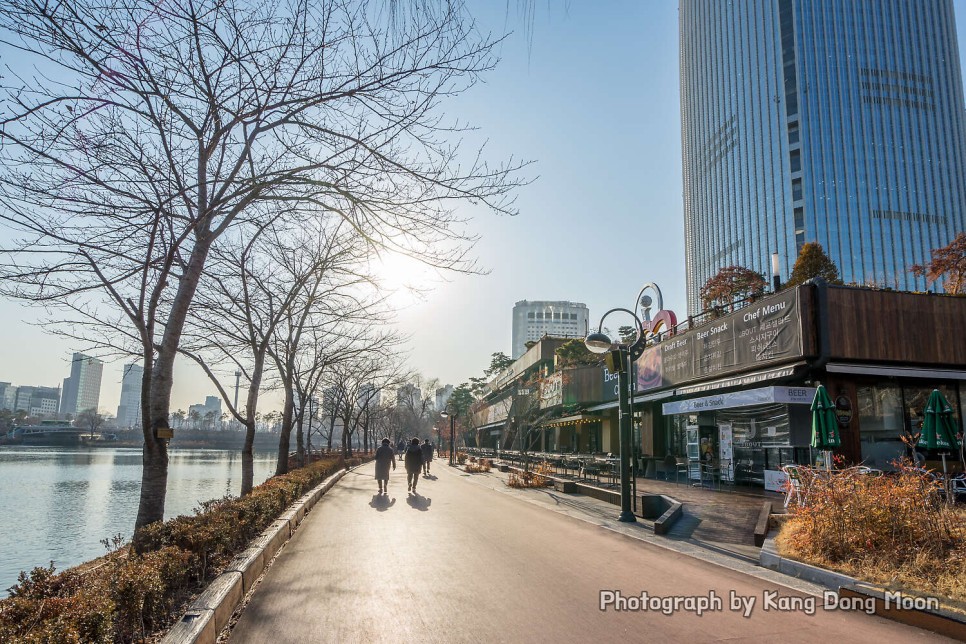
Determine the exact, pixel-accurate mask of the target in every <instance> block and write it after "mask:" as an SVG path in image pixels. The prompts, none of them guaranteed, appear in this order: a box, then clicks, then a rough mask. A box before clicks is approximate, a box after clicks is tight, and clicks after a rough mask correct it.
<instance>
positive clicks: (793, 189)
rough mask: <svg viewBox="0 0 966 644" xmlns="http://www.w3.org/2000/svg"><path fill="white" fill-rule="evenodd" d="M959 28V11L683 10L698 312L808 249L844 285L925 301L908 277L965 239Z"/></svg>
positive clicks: (841, 7)
mask: <svg viewBox="0 0 966 644" xmlns="http://www.w3.org/2000/svg"><path fill="white" fill-rule="evenodd" d="M955 28H956V25H955V21H954V18H953V9H952V3H951V0H921V1H916V2H893V1H885V0H881V1H879V0H868V1H863V2H854V1H852V0H808V1H806V0H777V1H776V0H742V1H741V2H727V3H726V2H719V1H718V0H681V5H680V39H681V51H680V55H681V121H682V122H681V130H682V148H683V170H684V216H685V250H686V254H687V258H686V264H687V266H686V270H687V291H688V311H689V313H695V312H697V311H699V310H700V308H701V307H700V303H699V297H698V292H699V291H700V289H701V287H702V286H703V284H704V283H705V281H706V280H707V279H708V278H709V277H711V276H712V275H714V274H715V273H716V272H717V271H718V270H719V269H720V268H722V267H724V266H729V265H732V264H737V265H741V266H745V267H747V268H751V269H753V270H755V271H758V272H760V273H762V274H763V275H764V276H765V277H766V278H767V277H768V276H769V275H770V273H771V266H770V260H769V258H770V256H771V254H772V253H773V252H778V254H779V259H780V272H781V275H782V277H783V278H787V276H788V274H789V273H790V270H791V267H792V265H793V264H794V262H795V259H796V257H797V254H798V249H800V248H801V246H802V245H803V244H804V243H805V242H810V241H816V242H818V243H820V244H821V245H822V247H823V248H824V249H825V251H826V252H827V253H828V255H829V257H831V258H832V260H833V261H834V262H835V263H836V265H837V266H838V268H839V273H840V275H841V278H842V280H843V281H845V282H846V283H851V282H855V283H860V284H862V283H876V284H879V285H883V286H888V287H892V288H899V289H904V290H912V289H918V290H921V289H925V287H926V284H925V281H924V280H923V278H917V277H915V276H913V275H912V274H911V273H910V272H909V267H910V266H911V265H912V264H916V263H922V262H923V261H928V259H929V256H930V255H929V251H930V250H931V249H933V248H938V247H940V246H943V245H946V244H948V243H949V242H950V241H951V240H952V239H953V238H954V237H955V235H956V233H957V232H959V231H962V230H966V172H964V162H966V161H964V155H966V126H964V112H963V88H962V81H961V76H960V63H959V49H958V45H957V41H956V30H955Z"/></svg>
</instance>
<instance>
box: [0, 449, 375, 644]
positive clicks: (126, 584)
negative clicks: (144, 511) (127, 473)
mask: <svg viewBox="0 0 966 644" xmlns="http://www.w3.org/2000/svg"><path fill="white" fill-rule="evenodd" d="M360 462H361V460H359V459H348V460H343V459H341V458H338V459H330V460H324V461H318V462H316V463H313V464H312V465H309V466H307V467H304V468H301V469H298V470H294V471H292V472H289V473H288V474H285V475H284V476H276V477H273V478H271V479H269V480H268V481H266V482H265V483H263V484H262V485H259V486H257V487H256V488H254V489H253V490H252V493H251V494H249V495H248V496H246V497H243V498H235V497H225V498H222V499H216V500H213V501H206V502H204V503H202V504H201V506H200V507H199V508H197V509H196V510H195V514H194V515H193V516H179V517H175V518H173V519H169V520H168V521H164V522H158V523H154V524H151V525H149V526H147V527H145V528H144V529H143V531H142V532H141V533H140V534H139V535H138V537H139V539H141V540H142V541H141V542H142V543H143V544H144V548H143V554H141V555H138V554H136V553H134V551H133V549H130V548H126V547H121V538H120V537H119V536H118V537H115V538H114V539H113V540H111V541H108V540H105V541H104V543H105V545H106V546H108V549H109V550H111V552H110V553H109V554H108V555H107V556H106V557H103V558H102V559H100V560H97V561H96V562H90V563H88V564H84V565H82V566H79V567H77V568H71V569H68V570H65V571H63V572H60V573H58V572H55V570H54V565H53V563H51V565H50V566H49V567H46V568H43V567H40V568H34V569H33V570H32V571H30V572H29V573H26V572H21V573H20V577H19V581H18V583H17V584H16V585H15V586H14V587H13V588H11V596H10V597H9V598H8V599H2V600H0V642H10V643H18V644H19V643H24V644H26V643H31V644H33V643H41V642H43V643H51V644H54V643H57V644H59V643H61V642H65V643H66V642H85V643H87V642H103V643H105V644H106V643H117V642H137V641H143V640H144V639H146V638H148V637H149V636H151V635H152V634H156V633H158V632H162V631H164V630H166V629H167V628H169V627H170V626H171V625H172V623H173V622H174V621H175V620H176V619H177V617H178V615H180V613H181V612H182V610H183V607H184V606H185V605H187V604H188V603H189V602H190V601H191V599H192V598H193V597H194V596H195V595H197V594H198V593H200V592H201V591H202V590H204V588H205V586H206V585H207V583H208V582H209V581H210V580H211V579H213V578H214V577H215V576H217V575H218V573H219V572H220V571H221V569H222V568H224V566H225V565H226V564H227V563H228V562H229V561H231V559H232V558H233V557H234V556H235V555H236V554H238V553H239V552H241V551H242V550H244V549H245V548H246V547H247V545H248V543H249V542H250V541H251V540H252V539H254V538H255V537H257V536H258V535H259V534H260V533H261V532H262V531H263V530H264V529H265V528H266V527H268V526H269V525H270V524H271V523H272V522H273V521H274V520H275V519H276V518H277V517H278V516H279V515H280V514H282V513H283V512H284V511H285V510H286V509H287V508H288V507H289V506H290V505H291V504H292V503H293V502H295V501H296V500H297V499H298V498H299V497H301V496H302V495H303V494H305V493H306V492H308V491H309V490H311V489H312V488H313V487H315V486H316V485H318V484H319V483H320V482H321V481H322V480H324V479H325V478H326V477H327V476H328V475H329V474H331V473H332V472H334V471H336V470H338V469H341V468H343V467H350V466H352V465H356V464H359V463H360Z"/></svg>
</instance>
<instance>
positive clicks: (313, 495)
mask: <svg viewBox="0 0 966 644" xmlns="http://www.w3.org/2000/svg"><path fill="white" fill-rule="evenodd" d="M348 471H349V470H339V471H338V472H336V473H335V474H333V475H332V476H330V477H328V478H327V479H325V480H324V481H322V482H321V483H319V484H318V485H317V486H315V487H314V488H313V489H312V491H311V492H307V493H306V494H304V495H302V497H301V498H299V500H298V501H296V502H295V503H294V504H293V505H292V507H290V508H289V509H288V510H286V511H285V512H284V513H283V514H282V515H281V516H280V517H278V519H276V520H275V521H274V522H273V523H272V525H270V526H269V527H267V528H266V529H265V530H264V531H263V532H262V534H261V535H259V536H258V537H256V538H255V539H254V540H253V541H252V543H251V545H250V546H249V547H248V548H247V549H245V550H244V551H242V552H241V553H239V554H238V556H236V557H235V558H234V559H233V560H232V561H231V563H229V564H228V567H227V568H226V569H225V572H223V573H221V574H220V575H218V576H217V577H215V579H214V581H212V582H211V584H210V585H209V586H208V588H206V589H205V591H204V592H203V593H201V594H200V595H199V596H198V597H197V598H196V599H195V600H194V601H193V602H191V605H190V606H188V610H187V611H185V614H184V615H182V617H181V619H180V620H178V623H177V624H175V625H174V627H173V628H172V629H171V630H170V631H168V634H167V635H166V636H165V637H164V639H163V640H162V644H195V643H198V644H215V640H217V639H218V635H219V633H221V631H222V630H223V629H224V628H225V627H226V626H227V625H228V620H230V619H231V615H232V613H233V612H234V610H235V607H236V606H238V604H239V602H241V600H242V598H244V597H245V594H246V593H247V592H248V591H249V590H251V588H252V586H253V585H254V584H255V581H256V580H257V579H258V578H259V576H260V575H261V574H262V573H263V572H264V571H265V567H266V566H268V564H269V562H271V561H272V559H273V558H274V557H275V555H276V553H278V550H279V548H281V547H282V546H283V545H284V544H285V542H287V541H288V540H289V539H290V538H291V536H292V533H293V532H294V531H295V529H296V528H297V527H298V526H299V524H300V523H301V522H302V519H304V518H305V513H306V512H308V511H309V510H310V509H311V508H312V506H313V505H315V504H316V503H317V502H318V501H319V499H321V498H322V496H323V495H324V494H325V493H326V492H328V491H329V490H330V489H332V486H333V485H335V484H336V483H337V482H338V481H339V479H341V478H342V477H343V476H345V474H346V472H348Z"/></svg>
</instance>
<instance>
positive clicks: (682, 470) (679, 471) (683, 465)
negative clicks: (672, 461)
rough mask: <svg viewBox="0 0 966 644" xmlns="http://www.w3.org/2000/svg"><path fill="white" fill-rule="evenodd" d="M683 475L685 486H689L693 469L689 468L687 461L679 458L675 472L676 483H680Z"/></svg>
mask: <svg viewBox="0 0 966 644" xmlns="http://www.w3.org/2000/svg"><path fill="white" fill-rule="evenodd" d="M682 475H683V476H684V482H685V484H687V482H688V480H689V477H690V476H691V468H690V467H689V466H688V461H687V459H683V458H679V459H678V460H677V465H676V468H675V471H674V482H675V483H680V482H681V476H682Z"/></svg>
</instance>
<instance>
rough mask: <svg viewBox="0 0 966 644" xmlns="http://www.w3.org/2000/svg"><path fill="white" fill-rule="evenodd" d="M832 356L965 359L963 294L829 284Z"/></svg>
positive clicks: (936, 361) (954, 362)
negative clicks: (883, 289)
mask: <svg viewBox="0 0 966 644" xmlns="http://www.w3.org/2000/svg"><path fill="white" fill-rule="evenodd" d="M819 314H820V315H828V317H829V347H830V357H831V359H832V360H866V361H875V362H896V363H906V364H923V365H927V364H928V365H946V366H951V367H956V366H964V365H966V336H964V334H966V297H951V296H940V295H921V294H916V293H896V292H893V291H873V290H866V289H856V288H846V287H835V286H830V287H829V289H828V310H827V311H823V312H820V313H819Z"/></svg>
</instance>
